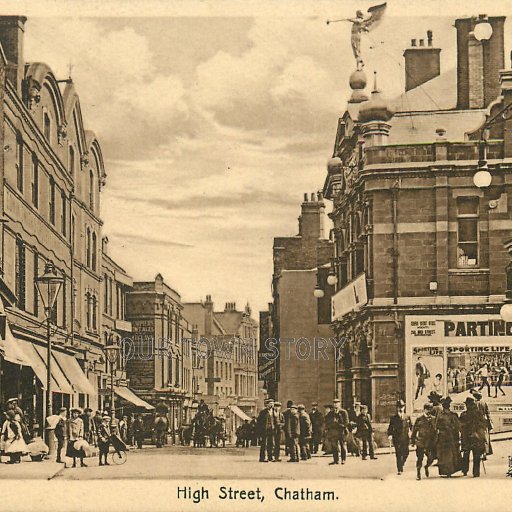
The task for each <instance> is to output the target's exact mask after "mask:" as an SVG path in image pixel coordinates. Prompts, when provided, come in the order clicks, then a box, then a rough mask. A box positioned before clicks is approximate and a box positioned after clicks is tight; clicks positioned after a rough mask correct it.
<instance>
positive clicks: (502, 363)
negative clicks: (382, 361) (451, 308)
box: [405, 315, 512, 431]
mask: <svg viewBox="0 0 512 512" xmlns="http://www.w3.org/2000/svg"><path fill="white" fill-rule="evenodd" d="M405 359H406V364H405V378H406V395H407V408H408V411H409V412H410V413H411V414H412V415H413V416H416V415H418V414H419V413H420V412H421V411H422V409H423V406H424V404H425V403H426V402H427V401H428V398H427V397H428V395H429V393H430V392H431V391H437V392H438V393H439V394H441V395H443V396H447V395H449V396H450V397H451V398H452V400H453V403H452V410H454V411H455V412H457V413H460V412H462V411H463V410H464V409H465V406H464V400H465V399H466V397H468V396H470V393H469V391H470V389H477V390H479V391H480V393H482V395H483V400H485V401H486V402H487V403H488V405H489V409H490V411H491V415H492V416H493V421H494V426H495V429H494V430H495V431H505V430H512V323H507V322H504V321H503V320H502V319H501V318H500V317H499V316H498V315H496V316H492V315H491V316H489V315H450V316H448V315H440V316H439V315H410V316H406V320H405Z"/></svg>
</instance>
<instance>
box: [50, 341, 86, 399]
mask: <svg viewBox="0 0 512 512" xmlns="http://www.w3.org/2000/svg"><path fill="white" fill-rule="evenodd" d="M53 356H54V357H55V359H57V362H58V363H59V365H60V367H61V369H62V371H63V372H64V374H65V375H66V377H67V378H68V379H69V380H70V382H71V384H72V386H73V388H74V389H75V391H77V392H78V393H83V394H84V395H94V394H95V391H94V387H93V385H92V384H91V383H90V382H89V379H88V378H87V377H86V375H85V373H84V372H83V370H82V368H81V367H80V365H79V364H78V361H77V360H76V359H75V358H74V357H73V356H70V355H68V354H64V353H63V352H57V351H55V352H53Z"/></svg>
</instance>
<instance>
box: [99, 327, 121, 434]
mask: <svg viewBox="0 0 512 512" xmlns="http://www.w3.org/2000/svg"><path fill="white" fill-rule="evenodd" d="M105 338H106V340H105V341H106V344H105V347H104V348H103V351H104V352H105V356H106V358H107V360H108V362H109V364H110V422H111V424H112V423H113V422H114V418H115V414H116V408H115V405H114V370H115V366H116V363H117V359H118V357H119V350H120V347H119V344H117V343H116V342H114V336H113V334H112V333H109V334H107V333H105Z"/></svg>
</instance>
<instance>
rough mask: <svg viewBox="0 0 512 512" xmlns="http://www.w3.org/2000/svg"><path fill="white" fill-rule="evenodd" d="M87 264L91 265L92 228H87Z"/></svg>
mask: <svg viewBox="0 0 512 512" xmlns="http://www.w3.org/2000/svg"><path fill="white" fill-rule="evenodd" d="M85 264H86V265H87V266H88V267H90V266H91V230H90V229H89V228H87V237H86V241H85Z"/></svg>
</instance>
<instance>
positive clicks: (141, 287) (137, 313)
mask: <svg viewBox="0 0 512 512" xmlns="http://www.w3.org/2000/svg"><path fill="white" fill-rule="evenodd" d="M125 318H126V320H127V321H129V322H131V325H132V335H131V337H128V340H129V342H130V344H131V347H129V348H128V347H127V348H126V349H125V353H126V363H125V369H126V377H127V378H128V379H129V381H130V388H131V389H133V390H134V391H135V393H136V394H137V395H138V396H140V398H142V399H143V400H145V401H147V402H148V403H149V404H151V405H153V406H155V405H157V404H158V403H159V402H161V401H163V402H165V403H166V405H167V406H168V407H169V421H170V426H171V431H172V433H173V435H177V434H178V432H179V429H180V428H181V426H182V425H183V424H184V423H189V421H190V415H191V407H192V397H193V390H192V328H191V325H190V324H189V323H188V321H187V320H186V318H185V317H184V316H183V303H182V301H181V296H180V294H179V293H178V292H177V291H176V290H174V289H173V288H171V287H170V286H169V285H168V284H167V283H166V282H165V281H164V278H163V277H162V275H161V274H158V275H157V276H156V277H155V279H154V281H145V282H134V283H133V289H132V290H131V291H130V292H129V293H127V295H126V317H125Z"/></svg>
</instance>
